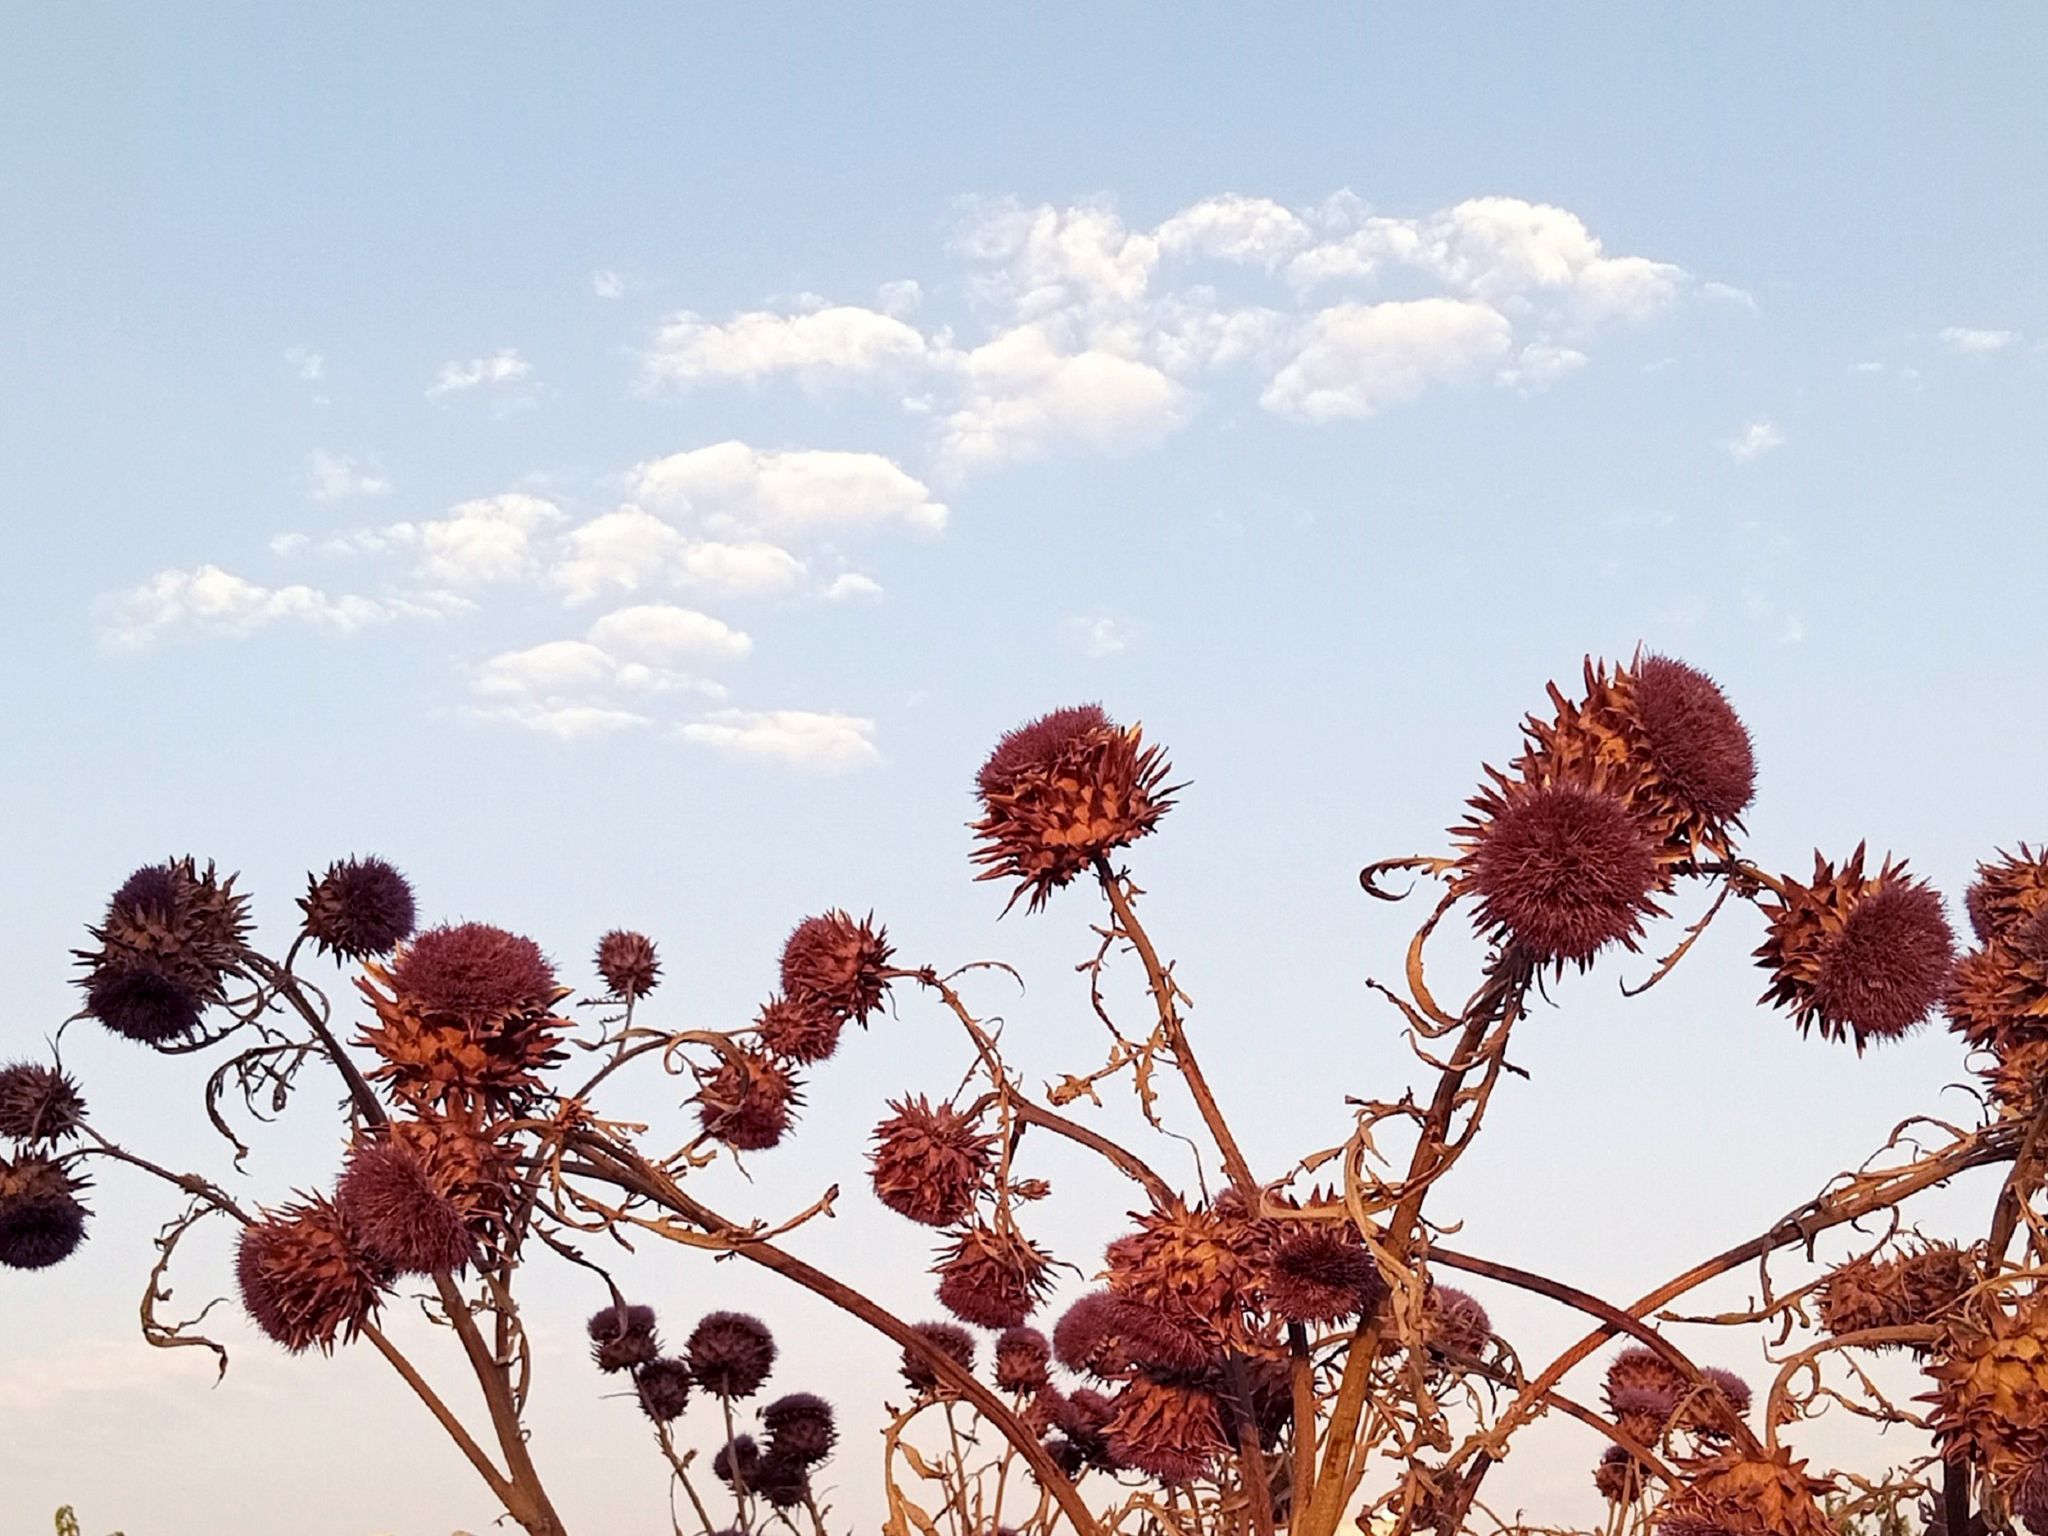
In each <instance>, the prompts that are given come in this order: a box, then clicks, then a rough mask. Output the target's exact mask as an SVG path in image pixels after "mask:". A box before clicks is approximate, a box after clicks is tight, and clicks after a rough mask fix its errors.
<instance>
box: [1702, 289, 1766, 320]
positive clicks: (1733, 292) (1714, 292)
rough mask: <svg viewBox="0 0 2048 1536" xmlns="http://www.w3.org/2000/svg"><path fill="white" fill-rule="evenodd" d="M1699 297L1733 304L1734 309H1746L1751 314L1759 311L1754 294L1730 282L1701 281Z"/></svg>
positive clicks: (1719, 302)
mask: <svg viewBox="0 0 2048 1536" xmlns="http://www.w3.org/2000/svg"><path fill="white" fill-rule="evenodd" d="M1700 297H1701V298H1703V299H1712V300H1714V302H1716V303H1717V304H1729V305H1733V306H1734V307H1735V308H1736V309H1742V310H1747V311H1748V312H1749V313H1750V314H1752V315H1754V314H1757V313H1760V310H1759V308H1758V305H1757V302H1756V295H1755V294H1753V293H1751V292H1750V291H1749V290H1748V289H1747V288H1737V287H1735V286H1734V285H1733V284H1731V283H1701V284H1700Z"/></svg>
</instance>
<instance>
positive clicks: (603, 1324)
mask: <svg viewBox="0 0 2048 1536" xmlns="http://www.w3.org/2000/svg"><path fill="white" fill-rule="evenodd" d="M586 1331H587V1332H588V1333H589V1334H590V1358H591V1359H592V1360H593V1361H595V1362H596V1364H597V1368H598V1369H599V1370H600V1371H603V1372H605V1373H606V1374H608V1375H609V1374H611V1373H614V1372H617V1371H630V1370H632V1369H633V1368H634V1367H635V1366H639V1365H645V1364H647V1362H648V1361H650V1360H652V1359H654V1358H655V1356H657V1355H659V1354H660V1353H661V1340H660V1339H659V1338H657V1337H656V1335H655V1331H654V1308H652V1307H636V1306H610V1307H606V1308H604V1309H603V1310H602V1311H599V1312H595V1313H592V1314H591V1318H590V1322H589V1324H588V1326H587V1329H586Z"/></svg>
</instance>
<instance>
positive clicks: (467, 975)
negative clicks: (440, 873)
mask: <svg viewBox="0 0 2048 1536" xmlns="http://www.w3.org/2000/svg"><path fill="white" fill-rule="evenodd" d="M391 988H392V991H393V992H395V993H396V994H397V995H398V997H399V998H400V999H402V1000H403V1001H405V1002H407V1003H410V1004H411V1005H412V1006H414V1007H415V1008H417V1009H418V1010H419V1011H420V1012H421V1013H424V1014H428V1015H437V1014H438V1015H443V1016H446V1017H448V1018H450V1019H455V1020H460V1021H462V1022H464V1023H469V1024H492V1023H497V1022H499V1021H501V1020H503V1019H506V1018H508V1017H511V1016H513V1015H517V1014H525V1013H532V1012H535V1011H536V1010H545V1009H548V1008H551V1007H553V1006H554V1004H555V1002H556V1001H557V1000H558V999H559V998H560V997H561V996H562V989H561V988H560V987H559V986H558V985H557V984H556V982H555V972H554V967H552V966H551V965H549V964H548V962H547V957H546V956H544V955H543V954H541V952H540V946H539V945H538V944H536V943H534V942H533V940H531V939H529V938H526V937H524V936H523V935H521V934H516V933H508V932H507V931H506V930H505V929H503V928H495V927H493V926H492V925H491V924H489V923H453V924H445V925H443V926H442V927H439V928H429V929H428V930H427V931H426V932H425V933H422V934H421V935H420V936H419V937H418V938H416V939H414V940H413V941H412V942H411V943H410V944H408V945H407V946H406V947H405V948H404V949H403V950H401V951H400V952H399V955H398V960H397V962H396V963H395V964H394V965H393V966H392V967H391Z"/></svg>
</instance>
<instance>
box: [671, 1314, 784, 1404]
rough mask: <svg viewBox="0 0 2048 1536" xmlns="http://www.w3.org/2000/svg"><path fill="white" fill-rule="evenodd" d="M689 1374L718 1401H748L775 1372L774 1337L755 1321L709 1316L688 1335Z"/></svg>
mask: <svg viewBox="0 0 2048 1536" xmlns="http://www.w3.org/2000/svg"><path fill="white" fill-rule="evenodd" d="M689 1360H690V1372H691V1374H692V1375H694V1376H695V1377H696V1378H697V1381H698V1383H699V1384H700V1385H702V1386H703V1388H704V1390H705V1391H707V1392H710V1393H712V1394H714V1395H715V1396H718V1397H724V1398H736V1397H752V1396H753V1395H754V1394H755V1393H756V1392H758V1391H760V1390H761V1383H762V1382H764V1381H766V1380H767V1379H768V1373H769V1372H770V1371H771V1370H773V1369H774V1368H775V1336H774V1335H773V1334H771V1333H770V1332H769V1331H768V1325H767V1324H766V1323H764V1322H762V1321H761V1320H760V1319H759V1318H758V1317H750V1316H748V1315H747V1314H746V1313H744V1312H711V1313H707V1314H706V1315H705V1317H704V1318H703V1319H702V1320H701V1321H700V1322H699V1323H698V1324H697V1326H696V1327H695V1328H694V1329H692V1330H691V1332H690V1344H689Z"/></svg>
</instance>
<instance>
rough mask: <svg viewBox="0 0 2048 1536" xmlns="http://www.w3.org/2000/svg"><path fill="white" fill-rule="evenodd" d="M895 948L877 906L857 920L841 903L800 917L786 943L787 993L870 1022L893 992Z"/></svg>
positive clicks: (784, 984) (784, 981) (845, 1016)
mask: <svg viewBox="0 0 2048 1536" xmlns="http://www.w3.org/2000/svg"><path fill="white" fill-rule="evenodd" d="M894 954H895V951H894V950H893V949H891V948H890V947H889V941H888V933H887V930H885V929H881V928H877V927H876V926H875V918H874V914H873V913H872V912H871V913H869V914H868V915H867V916H866V917H863V918H860V919H859V920H858V921H856V920H855V919H854V918H852V917H849V916H848V915H847V914H846V913H845V912H842V911H840V910H839V909H838V908H836V907H835V908H834V909H833V910H831V911H829V912H826V913H822V914H821V915H819V916H817V917H807V918H805V919H804V920H803V921H802V922H800V923H798V924H797V925H796V929H795V931H794V932H792V933H791V934H790V936H789V939H788V942H786V943H785V944H784V945H783V946H782V994H783V996H784V997H787V998H789V999H791V1000H793V1001H796V1002H803V1003H810V1004H813V1005H815V1006H817V1007H820V1008H824V1009H826V1010H827V1011H828V1012H831V1013H835V1014H837V1015H838V1016H839V1017H840V1018H842V1019H851V1020H853V1021H854V1022H855V1023H856V1024H866V1023H867V1021H868V1015H870V1014H872V1013H873V1012H875V1010H876V1009H878V1008H880V1007H881V1006H882V999H883V998H885V997H886V996H887V995H888V992H889V980H888V977H887V975H886V974H885V973H886V972H887V971H888V969H889V961H890V959H891V958H892V957H893V956H894Z"/></svg>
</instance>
